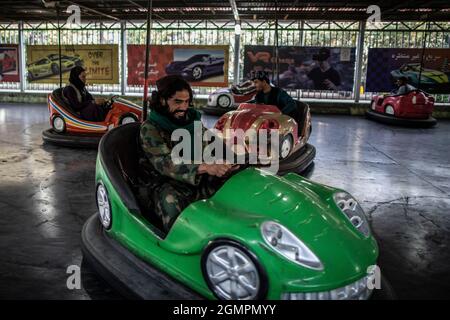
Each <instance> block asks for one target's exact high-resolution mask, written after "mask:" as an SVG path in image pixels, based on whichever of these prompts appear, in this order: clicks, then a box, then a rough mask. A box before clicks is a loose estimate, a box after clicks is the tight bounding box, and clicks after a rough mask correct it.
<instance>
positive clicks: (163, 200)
mask: <svg viewBox="0 0 450 320" xmlns="http://www.w3.org/2000/svg"><path fill="white" fill-rule="evenodd" d="M156 84H157V89H158V91H155V92H153V93H152V99H151V103H150V108H151V109H152V110H151V112H150V115H149V118H148V119H147V120H146V121H145V122H144V123H143V124H142V125H141V130H140V141H141V146H142V150H143V152H144V154H145V157H144V159H141V164H142V165H143V166H146V167H147V168H149V171H150V172H151V174H152V176H153V177H155V176H156V177H157V179H156V180H157V183H156V184H153V185H152V186H151V187H150V188H148V189H147V193H148V198H149V202H150V205H149V207H151V208H153V209H154V210H155V212H156V214H157V215H158V216H159V217H160V218H161V220H162V224H163V228H164V229H165V231H168V230H169V229H170V227H171V226H172V224H173V223H174V221H175V220H176V218H177V217H178V215H179V214H180V212H181V211H182V210H183V209H184V208H186V207H187V206H188V205H189V204H190V203H191V202H193V201H196V200H199V199H205V198H208V197H210V196H211V195H212V194H213V193H214V192H215V191H217V189H218V188H219V187H220V186H221V185H222V183H223V181H224V180H223V179H221V178H223V177H225V176H226V175H227V174H228V173H230V172H231V171H233V170H234V169H235V168H236V167H233V166H231V165H228V164H205V163H202V164H175V163H174V162H173V159H172V157H171V152H172V148H173V147H174V146H175V144H177V142H172V141H171V135H172V132H173V131H174V130H176V129H186V130H188V131H189V132H190V133H191V136H193V135H194V133H193V128H194V123H195V122H196V121H200V113H199V112H198V111H197V110H195V109H194V108H192V107H190V106H191V104H192V99H193V94H192V90H191V88H190V86H189V84H188V83H187V82H186V81H185V80H183V79H182V78H180V77H177V76H166V77H164V78H162V79H160V80H158V81H157V83H156ZM200 123H201V122H200ZM191 145H193V144H191ZM152 180H155V179H152Z"/></svg>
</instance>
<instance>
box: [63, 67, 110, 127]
mask: <svg viewBox="0 0 450 320" xmlns="http://www.w3.org/2000/svg"><path fill="white" fill-rule="evenodd" d="M62 96H63V99H64V100H65V101H66V103H68V104H69V105H70V106H71V107H72V109H73V110H75V111H76V112H79V113H80V115H81V118H83V119H84V120H88V121H95V122H100V121H103V120H105V117H106V115H107V113H108V109H106V108H105V107H104V104H105V99H98V98H97V99H94V98H93V97H92V95H91V94H90V93H89V92H88V91H87V89H86V71H85V70H84V69H83V68H82V67H80V66H76V67H73V68H72V70H70V77H69V84H68V85H67V86H66V87H65V88H64V89H63V94H62Z"/></svg>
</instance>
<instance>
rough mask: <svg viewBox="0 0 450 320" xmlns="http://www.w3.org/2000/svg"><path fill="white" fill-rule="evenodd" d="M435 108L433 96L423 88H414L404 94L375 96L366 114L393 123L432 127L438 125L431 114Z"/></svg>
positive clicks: (373, 118) (371, 117)
mask: <svg viewBox="0 0 450 320" xmlns="http://www.w3.org/2000/svg"><path fill="white" fill-rule="evenodd" d="M433 108H434V98H433V97H432V96H430V95H429V94H427V93H426V92H424V91H422V90H413V91H410V92H408V93H407V94H403V95H387V96H385V95H380V96H374V97H373V98H372V101H371V103H370V108H369V109H368V110H367V111H366V116H367V117H368V118H369V119H372V120H376V121H379V122H383V123H387V124H393V125H401V126H409V127H432V126H434V125H436V119H434V118H433V117H432V116H431V114H432V113H433Z"/></svg>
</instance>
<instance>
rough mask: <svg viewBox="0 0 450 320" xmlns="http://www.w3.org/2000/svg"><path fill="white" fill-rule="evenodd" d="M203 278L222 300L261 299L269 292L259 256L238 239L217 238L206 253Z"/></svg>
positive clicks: (203, 261)
mask: <svg viewBox="0 0 450 320" xmlns="http://www.w3.org/2000/svg"><path fill="white" fill-rule="evenodd" d="M201 267H202V272H203V277H204V278H205V281H206V283H207V284H208V287H209V288H210V290H211V291H212V292H213V293H214V295H215V296H216V297H217V298H218V299H220V300H260V299H264V298H265V297H266V294H267V276H266V273H265V271H264V269H263V268H262V267H261V265H260V263H259V262H258V259H257V257H256V256H255V255H254V254H253V253H251V252H250V251H249V250H248V249H247V248H245V247H244V246H243V245H241V244H239V243H238V242H235V241H231V240H217V241H214V242H213V243H211V244H210V245H209V246H208V247H207V248H206V250H205V251H204V253H203V256H202V261H201Z"/></svg>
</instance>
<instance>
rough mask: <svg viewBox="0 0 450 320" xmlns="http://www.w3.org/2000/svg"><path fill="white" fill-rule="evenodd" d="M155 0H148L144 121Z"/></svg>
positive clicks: (143, 116) (146, 106) (144, 118)
mask: <svg viewBox="0 0 450 320" xmlns="http://www.w3.org/2000/svg"><path fill="white" fill-rule="evenodd" d="M152 11H153V0H148V1H147V37H146V42H145V68H144V101H143V106H144V110H142V122H144V121H145V120H146V119H147V108H148V60H149V57H150V47H149V46H150V31H151V28H150V25H151V23H152Z"/></svg>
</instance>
